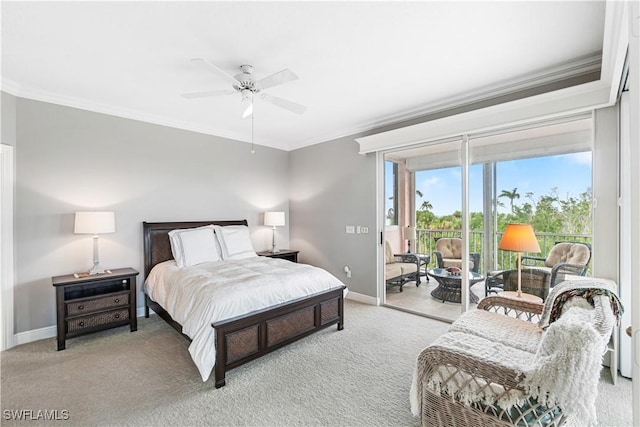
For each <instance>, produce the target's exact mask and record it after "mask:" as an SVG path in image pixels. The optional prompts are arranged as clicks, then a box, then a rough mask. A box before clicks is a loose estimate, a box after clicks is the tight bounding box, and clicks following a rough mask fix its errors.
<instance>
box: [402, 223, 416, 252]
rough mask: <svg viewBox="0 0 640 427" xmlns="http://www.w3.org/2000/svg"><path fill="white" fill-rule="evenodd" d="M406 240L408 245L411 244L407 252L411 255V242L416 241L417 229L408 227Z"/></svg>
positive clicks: (405, 231) (406, 228)
mask: <svg viewBox="0 0 640 427" xmlns="http://www.w3.org/2000/svg"><path fill="white" fill-rule="evenodd" d="M404 238H405V239H406V240H407V243H408V244H409V250H408V251H407V253H411V241H412V240H416V228H415V227H413V226H411V225H408V226H407V227H405V229H404Z"/></svg>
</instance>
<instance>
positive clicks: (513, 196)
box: [498, 187, 520, 212]
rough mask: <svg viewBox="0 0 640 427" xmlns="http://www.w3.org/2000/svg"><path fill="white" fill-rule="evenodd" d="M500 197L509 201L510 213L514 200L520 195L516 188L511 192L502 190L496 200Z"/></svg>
mask: <svg viewBox="0 0 640 427" xmlns="http://www.w3.org/2000/svg"><path fill="white" fill-rule="evenodd" d="M501 197H506V198H507V199H509V203H510V205H511V212H513V201H514V200H515V199H519V198H520V193H518V188H517V187H516V188H514V189H513V191H508V190H502V193H500V195H499V196H498V199H499V198H501Z"/></svg>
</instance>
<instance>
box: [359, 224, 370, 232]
mask: <svg viewBox="0 0 640 427" xmlns="http://www.w3.org/2000/svg"><path fill="white" fill-rule="evenodd" d="M360 232H361V233H362V234H367V233H369V227H365V226H364V225H363V226H362V227H360Z"/></svg>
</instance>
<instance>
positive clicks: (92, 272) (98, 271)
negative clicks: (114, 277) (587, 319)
mask: <svg viewBox="0 0 640 427" xmlns="http://www.w3.org/2000/svg"><path fill="white" fill-rule="evenodd" d="M96 274H111V270H105V269H104V268H102V267H101V266H100V264H95V265H94V266H93V268H91V270H89V276H93V275H96Z"/></svg>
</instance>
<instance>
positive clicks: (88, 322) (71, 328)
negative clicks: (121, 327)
mask: <svg viewBox="0 0 640 427" xmlns="http://www.w3.org/2000/svg"><path fill="white" fill-rule="evenodd" d="M128 320H129V309H128V308H123V309H120V310H112V311H104V312H102V313H96V314H91V315H89V316H80V317H75V318H73V319H69V320H67V332H68V333H73V332H78V331H83V330H85V329H92V328H95V327H100V326H104V325H109V324H111V323H117V322H125V323H126V322H127V321H128Z"/></svg>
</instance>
